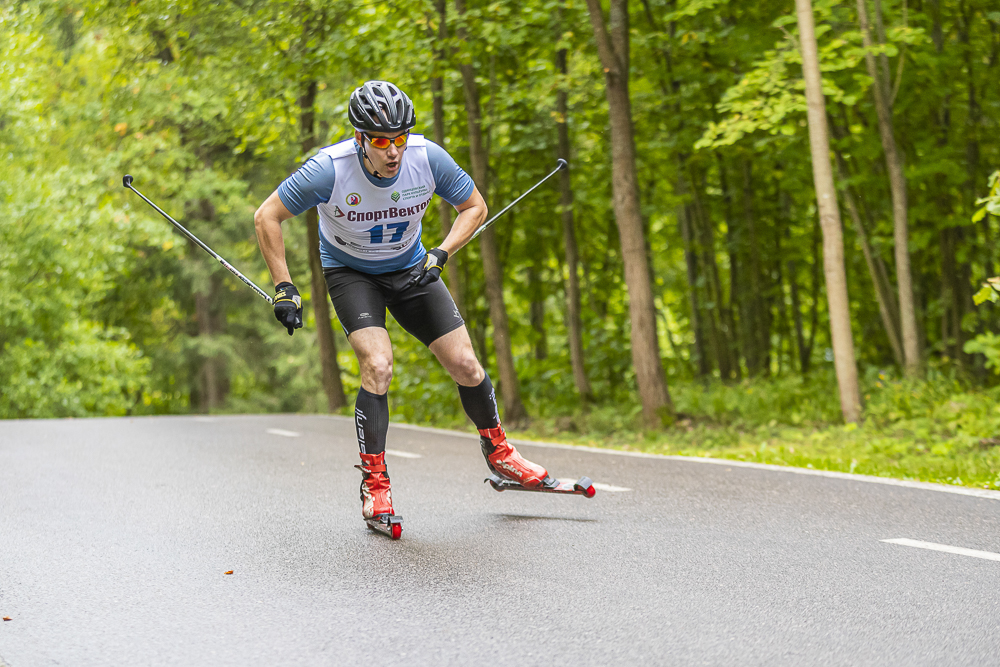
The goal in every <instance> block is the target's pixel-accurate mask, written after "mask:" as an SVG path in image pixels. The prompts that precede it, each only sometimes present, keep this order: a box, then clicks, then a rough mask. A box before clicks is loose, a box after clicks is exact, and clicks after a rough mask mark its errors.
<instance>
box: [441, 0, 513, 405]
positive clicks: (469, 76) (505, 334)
mask: <svg viewBox="0 0 1000 667" xmlns="http://www.w3.org/2000/svg"><path fill="white" fill-rule="evenodd" d="M455 9H456V11H457V12H458V15H459V18H460V19H461V20H463V21H464V20H465V0H455ZM458 38H459V39H460V40H462V41H463V42H466V43H468V37H467V34H466V30H465V28H464V27H460V28H459V29H458ZM459 70H460V71H461V74H462V89H463V91H464V94H465V112H466V116H467V117H468V124H469V158H470V160H471V162H472V179H473V180H474V181H475V182H476V186H477V187H478V188H479V192H480V194H482V196H483V199H484V200H486V202H487V203H488V202H489V172H488V170H489V162H488V157H487V153H486V148H485V146H484V145H483V130H482V113H481V111H480V105H479V87H478V85H477V84H476V70H475V67H474V66H473V65H472V63H471V62H466V63H463V64H462V65H460V66H459ZM479 239H480V242H479V243H480V245H479V247H480V252H481V254H482V259H483V274H484V275H483V277H484V279H485V281H486V300H487V301H488V302H489V304H490V320H491V322H492V324H493V349H494V352H495V354H496V362H497V370H498V371H499V373H500V395H501V396H502V397H503V407H504V420H505V421H506V422H507V423H508V424H511V425H519V424H523V423H525V422H526V421H527V420H528V411H527V410H526V409H525V407H524V403H523V402H522V401H521V388H520V383H519V382H518V379H517V371H516V370H515V368H514V354H513V351H512V350H511V340H510V327H509V324H508V321H507V306H506V304H504V300H503V271H502V270H501V268H500V257H499V253H498V252H497V241H496V229H495V228H494V227H492V226H491V227H489V228H488V229H487V230H486V231H484V232H483V233H482V234H480V235H479Z"/></svg>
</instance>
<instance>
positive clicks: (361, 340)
mask: <svg viewBox="0 0 1000 667" xmlns="http://www.w3.org/2000/svg"><path fill="white" fill-rule="evenodd" d="M347 341H348V342H349V343H350V344H351V347H353V348H354V354H356V355H357V356H358V365H359V366H360V367H361V386H362V387H363V388H364V389H365V391H369V392H371V393H373V394H384V393H386V392H387V391H389V383H390V382H391V381H392V342H391V341H390V340H389V332H388V331H386V330H385V329H383V328H382V327H365V328H364V329H358V330H357V331H355V332H353V333H352V334H351V335H350V336H348V337H347ZM435 342H436V341H435Z"/></svg>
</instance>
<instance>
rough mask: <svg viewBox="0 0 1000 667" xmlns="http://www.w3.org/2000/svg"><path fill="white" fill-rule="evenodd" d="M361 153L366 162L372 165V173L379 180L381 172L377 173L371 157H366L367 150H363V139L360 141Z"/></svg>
mask: <svg viewBox="0 0 1000 667" xmlns="http://www.w3.org/2000/svg"><path fill="white" fill-rule="evenodd" d="M361 155H363V156H364V158H365V159H366V160H368V164H370V165H371V166H372V175H374V176H375V178H377V179H378V180H380V181H381V180H382V174H380V173H378V169H376V168H375V163H374V162H372V159H371V158H370V157H368V151H367V150H365V142H364V140H362V141H361Z"/></svg>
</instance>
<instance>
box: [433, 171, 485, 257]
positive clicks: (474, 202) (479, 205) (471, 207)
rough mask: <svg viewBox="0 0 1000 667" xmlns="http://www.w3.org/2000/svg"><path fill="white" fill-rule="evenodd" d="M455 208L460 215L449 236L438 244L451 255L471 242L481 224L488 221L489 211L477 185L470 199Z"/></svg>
mask: <svg viewBox="0 0 1000 667" xmlns="http://www.w3.org/2000/svg"><path fill="white" fill-rule="evenodd" d="M455 210H456V211H458V217H457V218H455V223H454V224H453V225H452V226H451V231H450V232H448V236H446V237H445V239H444V241H442V242H441V245H439V246H438V247H439V248H441V249H442V250H444V251H445V252H447V253H448V255H449V256H450V255H454V254H455V252H456V251H457V250H458V249H459V248H461V247H462V246H464V245H465V244H466V243H468V242H469V239H471V238H472V235H473V234H475V233H476V230H477V229H479V227H480V225H482V224H483V223H484V222H486V215H487V214H488V213H489V210H488V209H487V208H486V202H485V201H484V200H483V196H482V195H481V194H479V188H476V187H473V188H472V194H471V195H469V198H468V199H466V200H465V201H464V202H462V203H461V204H458V205H457V206H455Z"/></svg>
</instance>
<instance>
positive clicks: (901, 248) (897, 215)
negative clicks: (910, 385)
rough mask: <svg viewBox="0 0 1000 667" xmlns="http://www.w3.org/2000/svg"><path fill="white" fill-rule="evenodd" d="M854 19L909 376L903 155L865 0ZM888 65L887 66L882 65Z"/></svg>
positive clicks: (912, 337)
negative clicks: (880, 160)
mask: <svg viewBox="0 0 1000 667" xmlns="http://www.w3.org/2000/svg"><path fill="white" fill-rule="evenodd" d="M857 3H858V22H859V24H860V26H861V37H862V41H863V42H864V45H865V49H866V53H865V64H866V66H867V68H868V75H869V76H870V77H871V78H872V80H873V84H872V97H873V98H874V99H875V113H876V114H877V116H878V129H879V135H880V136H881V138H882V150H883V152H884V153H885V163H886V169H887V170H888V172H889V188H890V191H891V193H892V217H893V240H894V243H895V246H896V287H897V289H898V291H899V320H900V333H901V334H902V342H903V359H904V361H905V372H906V375H907V376H909V377H915V376H917V375H919V374H920V367H921V364H920V341H919V334H918V333H917V314H916V306H915V303H914V299H913V278H912V277H911V274H910V249H909V238H910V233H909V230H908V228H907V225H908V222H907V203H906V176H905V175H904V174H903V157H902V155H901V154H900V153H899V149H898V147H897V145H896V138H895V136H894V133H893V127H892V105H891V101H890V100H889V94H888V91H887V90H886V86H887V85H889V84H890V83H891V82H889V81H883V78H884V77H883V75H882V74H880V73H879V71H878V67H877V66H876V64H875V56H874V55H873V54H872V52H871V49H872V37H871V30H870V28H869V26H868V10H867V8H866V7H865V0H857ZM886 69H888V68H886ZM824 121H825V119H824Z"/></svg>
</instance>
